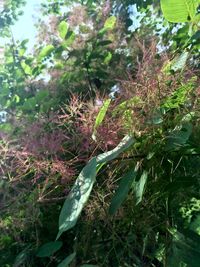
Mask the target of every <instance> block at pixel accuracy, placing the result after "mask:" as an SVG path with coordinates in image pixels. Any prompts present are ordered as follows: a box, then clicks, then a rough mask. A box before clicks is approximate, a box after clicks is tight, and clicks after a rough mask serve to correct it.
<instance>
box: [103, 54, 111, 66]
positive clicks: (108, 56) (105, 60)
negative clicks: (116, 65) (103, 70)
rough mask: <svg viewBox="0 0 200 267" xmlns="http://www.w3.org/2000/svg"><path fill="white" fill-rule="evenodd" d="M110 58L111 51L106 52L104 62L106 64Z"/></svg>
mask: <svg viewBox="0 0 200 267" xmlns="http://www.w3.org/2000/svg"><path fill="white" fill-rule="evenodd" d="M111 59H112V53H111V52H108V54H107V55H106V57H105V58H104V63H105V64H108V63H109V62H110V61H111Z"/></svg>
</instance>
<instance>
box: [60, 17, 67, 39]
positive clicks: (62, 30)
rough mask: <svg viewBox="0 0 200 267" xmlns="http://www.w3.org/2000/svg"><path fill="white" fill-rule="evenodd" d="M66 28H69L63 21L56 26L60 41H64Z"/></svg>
mask: <svg viewBox="0 0 200 267" xmlns="http://www.w3.org/2000/svg"><path fill="white" fill-rule="evenodd" d="M68 28H69V25H68V24H67V22H66V21H64V20H63V21H61V22H60V24H59V25H58V32H59V35H60V37H61V38H62V39H65V36H66V34H67V31H68Z"/></svg>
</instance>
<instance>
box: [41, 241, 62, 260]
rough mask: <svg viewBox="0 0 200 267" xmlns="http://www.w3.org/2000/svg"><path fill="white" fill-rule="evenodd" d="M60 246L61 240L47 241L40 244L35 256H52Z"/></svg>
mask: <svg viewBox="0 0 200 267" xmlns="http://www.w3.org/2000/svg"><path fill="white" fill-rule="evenodd" d="M61 247H62V242H61V241H55V242H49V243H46V244H44V245H42V246H41V247H40V248H39V249H38V251H37V254H36V256H37V257H41V258H43V257H50V256H52V255H53V254H54V253H55V252H56V251H58V250H59V249H60V248H61Z"/></svg>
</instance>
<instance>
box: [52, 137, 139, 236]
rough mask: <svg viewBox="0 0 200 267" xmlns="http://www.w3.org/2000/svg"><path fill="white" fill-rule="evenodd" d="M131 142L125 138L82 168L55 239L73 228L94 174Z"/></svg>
mask: <svg viewBox="0 0 200 267" xmlns="http://www.w3.org/2000/svg"><path fill="white" fill-rule="evenodd" d="M133 142H134V138H133V137H131V136H125V137H124V138H123V140H122V141H121V142H120V143H119V145H118V146H117V147H116V148H114V149H113V150H111V151H108V152H105V153H103V154H100V155H99V156H98V157H94V158H92V159H91V160H90V161H89V163H88V164H87V165H86V166H85V167H84V168H83V170H82V171H81V173H80V174H79V176H78V178H77V180H76V182H75V184H74V186H73V187H72V189H71V192H70V194H69V196H68V197H67V199H66V200H65V202H64V205H63V207H62V210H61V213H60V216H59V232H58V235H57V239H58V238H59V237H60V236H61V234H62V233H63V232H65V231H67V230H69V229H71V228H72V227H74V226H75V224H76V222H77V220H78V218H79V216H80V214H81V211H82V209H83V208H84V206H85V204H86V203H87V200H88V198H89V196H90V193H91V191H92V187H93V184H94V182H95V179H96V174H97V172H98V171H99V169H100V168H101V167H102V165H103V164H105V163H106V162H108V161H110V160H113V159H115V158H116V157H117V156H118V155H119V154H120V153H122V152H123V151H125V150H126V149H127V148H129V147H130V146H131V145H132V144H133Z"/></svg>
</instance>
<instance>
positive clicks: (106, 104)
mask: <svg viewBox="0 0 200 267" xmlns="http://www.w3.org/2000/svg"><path fill="white" fill-rule="evenodd" d="M110 102H111V99H107V100H105V101H104V102H103V105H102V107H101V109H100V111H99V113H98V115H97V117H96V120H95V124H94V131H93V134H92V138H93V140H95V141H96V136H95V135H96V129H97V128H98V127H99V126H100V125H101V123H102V122H103V120H104V117H105V115H106V112H107V110H108V108H109V106H110Z"/></svg>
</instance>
